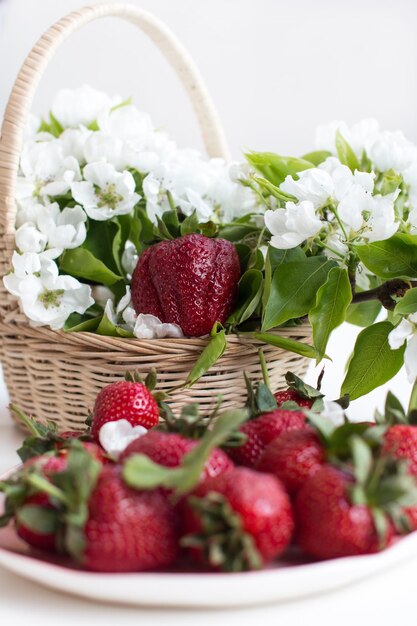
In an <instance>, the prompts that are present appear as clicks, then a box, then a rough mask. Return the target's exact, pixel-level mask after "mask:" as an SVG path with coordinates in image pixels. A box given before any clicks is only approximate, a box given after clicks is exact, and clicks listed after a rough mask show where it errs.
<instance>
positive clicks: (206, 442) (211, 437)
mask: <svg viewBox="0 0 417 626" xmlns="http://www.w3.org/2000/svg"><path fill="white" fill-rule="evenodd" d="M247 418H248V412H247V411H246V410H245V409H235V410H230V411H224V412H223V413H222V414H221V415H219V416H218V418H217V420H216V421H215V422H214V423H213V424H212V426H211V428H210V429H207V430H206V432H205V433H204V435H203V437H202V438H201V440H200V442H199V444H198V445H197V446H195V447H194V448H193V449H192V450H191V451H190V452H188V453H187V454H186V455H185V456H184V457H183V459H182V463H181V465H180V466H178V467H174V468H168V467H165V466H162V465H159V464H158V463H154V462H153V461H151V459H149V458H148V457H147V456H145V455H144V454H134V455H132V456H130V457H128V458H127V459H126V461H125V463H124V465H123V479H124V481H125V482H126V484H127V485H129V486H130V487H133V488H135V489H141V490H142V489H155V488H156V487H164V488H166V489H172V490H173V491H174V493H175V494H176V495H181V494H184V493H187V492H189V491H191V489H193V487H194V486H195V485H197V483H198V482H199V480H200V476H201V474H202V472H203V469H204V466H205V463H206V461H207V459H208V458H209V456H210V454H211V452H212V450H213V449H214V448H217V447H219V446H221V445H222V444H223V443H224V442H225V441H226V440H227V438H228V436H229V435H230V433H231V432H233V431H234V430H235V429H237V428H238V427H239V426H240V425H241V424H242V423H243V422H244V421H246V419H247Z"/></svg>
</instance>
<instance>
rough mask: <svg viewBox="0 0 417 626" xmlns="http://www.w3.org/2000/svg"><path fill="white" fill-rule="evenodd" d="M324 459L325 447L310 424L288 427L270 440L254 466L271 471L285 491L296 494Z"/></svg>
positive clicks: (260, 469)
mask: <svg viewBox="0 0 417 626" xmlns="http://www.w3.org/2000/svg"><path fill="white" fill-rule="evenodd" d="M324 462H325V451H324V448H323V445H322V443H321V442H320V439H319V437H318V436H317V434H316V432H315V431H314V430H313V429H311V428H306V429H303V430H289V431H287V432H285V433H283V434H282V435H281V436H280V437H278V438H277V439H274V440H273V441H271V443H270V444H268V446H267V447H266V449H265V451H264V453H263V454H262V456H261V458H260V461H259V463H258V464H257V466H256V469H257V470H259V471H260V472H268V473H270V474H274V475H275V476H276V477H277V478H279V479H280V480H281V481H282V483H283V484H284V486H285V488H286V490H287V491H288V493H290V494H291V495H292V494H295V493H297V491H298V490H299V489H301V487H302V486H303V485H304V483H305V481H306V479H307V478H308V477H309V476H311V475H312V474H313V473H314V472H316V471H317V470H318V469H319V468H320V467H321V466H322V465H323V463H324Z"/></svg>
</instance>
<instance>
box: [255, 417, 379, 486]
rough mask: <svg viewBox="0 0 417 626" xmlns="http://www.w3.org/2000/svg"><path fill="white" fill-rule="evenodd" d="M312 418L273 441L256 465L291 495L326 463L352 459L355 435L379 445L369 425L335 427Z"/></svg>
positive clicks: (363, 423) (356, 424)
mask: <svg viewBox="0 0 417 626" xmlns="http://www.w3.org/2000/svg"><path fill="white" fill-rule="evenodd" d="M308 415H309V417H308V421H307V422H306V423H305V428H303V429H297V430H294V429H292V430H287V431H286V432H284V433H282V434H281V435H280V436H279V437H277V438H276V439H274V440H273V441H271V442H270V443H269V444H268V445H267V446H266V448H265V449H264V451H263V453H262V454H261V457H260V459H259V461H258V463H257V465H256V469H257V470H258V471H261V472H269V473H271V474H274V475H275V476H276V477H277V478H279V480H281V481H282V482H283V484H284V486H285V488H286V489H287V491H288V492H289V493H290V494H291V496H294V495H295V494H296V493H297V491H298V490H299V489H300V488H301V487H302V486H303V484H304V482H305V480H306V479H307V478H308V477H309V476H310V475H311V474H313V473H314V472H316V471H317V469H319V468H320V467H321V466H322V465H323V464H324V463H325V462H326V461H329V462H331V463H338V462H340V461H346V460H349V459H350V457H351V446H350V440H351V438H352V437H353V436H354V435H356V436H360V437H363V438H364V440H366V441H367V442H369V444H370V443H371V442H372V444H373V445H374V446H375V442H373V441H372V437H370V436H369V434H368V431H369V424H368V423H366V422H357V423H349V422H346V423H344V424H342V425H341V426H335V425H334V424H333V423H332V422H331V421H330V420H329V419H328V418H326V417H325V416H322V415H321V414H320V413H313V412H309V414H308ZM372 426H374V425H373V424H372Z"/></svg>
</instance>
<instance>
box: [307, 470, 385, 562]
mask: <svg viewBox="0 0 417 626" xmlns="http://www.w3.org/2000/svg"><path fill="white" fill-rule="evenodd" d="M354 483H355V481H354V479H353V477H352V476H351V475H349V474H346V473H343V472H342V471H339V470H337V469H336V468H334V467H332V466H330V465H324V466H323V467H321V468H320V469H319V470H318V471H317V472H315V473H314V474H313V475H312V476H310V477H309V478H308V479H307V481H306V482H305V484H304V486H303V487H302V489H301V490H300V491H299V492H298V495H297V499H296V504H295V514H296V524H297V537H296V541H297V543H298V545H299V546H300V547H301V548H302V549H303V550H304V551H305V552H306V553H307V554H309V555H311V556H313V557H316V558H319V559H331V558H336V557H342V556H351V555H355V554H369V553H371V552H377V551H378V550H379V549H380V548H381V547H382V546H381V542H380V540H379V538H378V533H377V530H376V526H375V521H374V519H375V518H374V516H373V514H372V510H371V508H370V507H369V506H368V505H367V504H353V503H352V500H351V489H352V487H353V485H354ZM393 536H394V530H393V526H392V524H391V523H388V528H387V535H386V539H385V544H389V543H390V542H391V540H392V538H393Z"/></svg>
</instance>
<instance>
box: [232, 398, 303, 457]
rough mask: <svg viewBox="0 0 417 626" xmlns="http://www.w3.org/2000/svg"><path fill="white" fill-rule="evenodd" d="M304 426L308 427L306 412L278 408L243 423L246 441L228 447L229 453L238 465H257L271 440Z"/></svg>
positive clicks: (241, 428) (242, 427)
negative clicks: (236, 445) (233, 446)
mask: <svg viewBox="0 0 417 626" xmlns="http://www.w3.org/2000/svg"><path fill="white" fill-rule="evenodd" d="M304 428H307V422H306V416H305V415H304V413H301V412H299V411H287V410H283V409H276V410H275V411H271V412H270V413H264V414H263V415H260V416H259V417H256V418H254V419H251V420H249V421H248V422H246V423H245V424H243V426H241V427H240V432H243V433H244V434H245V435H247V437H248V439H247V441H246V443H244V444H243V445H242V446H239V447H236V448H228V449H227V453H228V454H229V456H230V457H231V458H232V459H233V460H234V461H235V462H236V463H237V464H238V465H246V466H248V467H255V466H256V465H257V463H258V462H259V459H260V458H261V456H262V453H263V452H264V450H265V448H266V446H267V445H268V444H269V443H270V442H271V441H273V440H274V439H276V438H277V437H280V436H281V435H282V434H283V433H285V432H288V431H290V430H300V429H304Z"/></svg>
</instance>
